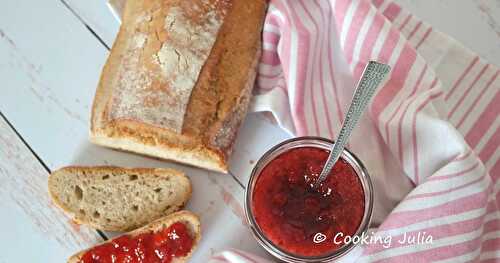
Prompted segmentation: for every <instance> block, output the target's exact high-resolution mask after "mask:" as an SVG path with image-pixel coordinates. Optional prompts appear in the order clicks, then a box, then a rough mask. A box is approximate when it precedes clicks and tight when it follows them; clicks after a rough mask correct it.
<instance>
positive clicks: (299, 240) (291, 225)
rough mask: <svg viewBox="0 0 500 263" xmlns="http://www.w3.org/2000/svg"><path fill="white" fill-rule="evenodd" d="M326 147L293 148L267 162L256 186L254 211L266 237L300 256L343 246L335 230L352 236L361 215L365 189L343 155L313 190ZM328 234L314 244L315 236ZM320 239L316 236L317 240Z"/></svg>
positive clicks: (327, 252) (316, 253) (325, 251)
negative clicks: (326, 176) (321, 240)
mask: <svg viewBox="0 0 500 263" xmlns="http://www.w3.org/2000/svg"><path fill="white" fill-rule="evenodd" d="M328 154H329V151H326V150H323V149H319V148H315V147H301V148H294V149H291V150H289V151H287V152H284V153H282V154H281V155H279V156H278V157H276V158H275V159H274V160H272V161H270V162H269V163H268V164H267V165H266V167H264V169H263V170H262V172H261V174H260V176H259V177H258V179H257V182H256V184H255V187H254V192H253V200H252V201H253V202H252V203H253V205H252V211H253V214H254V217H255V220H256V222H257V224H258V225H259V227H260V229H261V230H262V232H263V233H264V235H265V236H266V237H267V238H268V239H269V240H271V241H272V242H273V243H274V244H275V245H276V246H278V247H280V248H281V249H283V250H284V251H287V252H290V253H293V254H296V255H300V256H321V255H325V254H329V253H331V252H334V251H335V250H337V249H339V248H340V247H342V246H343V245H344V243H343V238H340V237H337V239H336V241H338V242H337V243H340V244H335V242H334V237H335V235H336V234H337V233H342V234H343V235H344V236H346V235H349V236H353V235H354V234H355V233H356V230H357V229H358V226H359V225H360V223H361V220H362V219H363V215H364V210H365V203H364V192H363V187H362V185H361V181H360V180H359V178H358V176H357V174H356V172H355V171H354V169H353V168H352V167H351V166H350V165H349V164H348V163H347V162H346V161H344V160H343V159H339V161H337V163H336V164H335V166H334V168H333V169H332V172H331V173H330V175H329V176H328V178H327V179H326V180H325V181H324V182H323V183H322V184H321V185H320V186H319V187H318V189H313V188H312V184H313V183H314V182H315V180H316V179H317V177H319V174H320V173H321V170H322V169H323V164H324V162H325V161H326V159H327V158H328ZM317 233H321V234H323V235H325V236H326V239H325V240H324V241H323V242H314V236H315V235H316V234H317ZM317 241H318V240H317Z"/></svg>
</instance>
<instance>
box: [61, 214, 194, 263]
mask: <svg viewBox="0 0 500 263" xmlns="http://www.w3.org/2000/svg"><path fill="white" fill-rule="evenodd" d="M176 222H182V223H184V224H186V226H188V228H189V230H190V232H191V233H190V234H191V235H192V237H194V242H193V247H192V249H191V252H190V253H189V254H188V255H186V256H185V257H182V258H174V259H173V260H172V263H182V262H187V261H188V259H189V258H190V257H191V255H192V254H193V251H194V250H195V249H196V247H197V246H198V243H199V241H200V239H201V223H200V219H199V217H198V216H197V215H195V214H194V213H192V212H189V211H185V210H184V211H179V212H176V213H174V214H171V215H168V216H166V217H163V218H160V219H158V220H156V221H153V222H151V223H149V224H148V225H146V226H144V227H141V228H138V229H136V230H133V231H131V232H128V233H125V234H124V235H130V236H137V235H139V234H143V233H148V232H151V231H153V232H156V231H159V230H161V229H164V228H166V227H169V226H170V225H172V224H174V223H176ZM116 238H118V237H115V238H113V239H111V240H108V241H105V242H102V243H100V244H98V245H102V244H105V243H109V242H111V241H113V240H114V239H116ZM98 245H96V246H98ZM90 249H92V248H88V249H85V250H82V251H80V252H78V253H76V254H74V255H73V256H71V257H70V258H69V259H68V263H79V262H80V260H81V258H82V256H83V255H84V254H85V252H87V251H89V250H90Z"/></svg>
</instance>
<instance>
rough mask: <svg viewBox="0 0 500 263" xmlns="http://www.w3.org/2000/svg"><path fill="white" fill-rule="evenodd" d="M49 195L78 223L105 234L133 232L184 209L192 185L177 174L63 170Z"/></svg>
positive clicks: (143, 170) (108, 169) (112, 169)
mask: <svg viewBox="0 0 500 263" xmlns="http://www.w3.org/2000/svg"><path fill="white" fill-rule="evenodd" d="M48 184H49V194H50V196H51V197H52V200H53V201H54V203H55V204H56V205H58V206H59V207H60V208H62V209H63V210H64V211H66V212H68V213H69V214H71V215H72V216H73V218H74V221H75V222H77V223H81V224H87V225H90V226H92V227H94V228H97V229H101V230H106V231H129V230H132V229H135V228H137V227H140V226H143V225H145V224H147V223H149V222H151V221H153V220H155V219H158V218H160V217H162V216H165V215H168V214H171V213H173V212H176V211H178V210H180V209H182V208H183V207H184V204H185V203H186V202H187V201H188V199H189V198H190V197H191V182H190V181H189V179H188V177H186V176H185V175H184V174H183V173H181V172H178V171H176V170H173V169H151V168H133V169H131V168H120V167H111V166H98V167H76V166H70V167H65V168H62V169H59V170H57V171H55V172H53V173H52V174H51V175H50V176H49V182H48Z"/></svg>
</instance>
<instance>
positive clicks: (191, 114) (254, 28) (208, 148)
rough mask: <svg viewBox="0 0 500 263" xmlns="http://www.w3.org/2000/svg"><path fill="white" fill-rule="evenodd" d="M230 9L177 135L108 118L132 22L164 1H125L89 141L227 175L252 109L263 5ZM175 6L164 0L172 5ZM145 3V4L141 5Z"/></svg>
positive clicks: (236, 0)
mask: <svg viewBox="0 0 500 263" xmlns="http://www.w3.org/2000/svg"><path fill="white" fill-rule="evenodd" d="M226 1H227V2H229V3H230V8H229V9H228V10H226V12H227V14H226V16H225V18H224V22H223V24H222V26H221V28H220V29H219V33H218V35H217V39H216V41H215V44H214V46H213V47H212V50H211V52H210V55H209V57H208V58H207V60H206V61H205V64H204V65H203V68H202V69H201V72H200V75H199V77H198V80H197V82H196V85H195V86H194V89H193V91H192V94H191V98H190V100H189V103H188V105H187V109H186V115H185V117H184V123H183V127H182V131H181V132H180V133H178V132H175V131H173V130H170V129H166V128H164V127H158V126H154V125H151V124H148V123H145V122H143V121H141V120H137V119H113V118H111V117H110V112H111V111H113V109H112V108H110V105H111V103H110V101H111V98H112V94H113V91H114V89H116V88H118V87H116V85H115V82H114V79H113V77H114V76H116V75H117V74H118V72H117V71H118V68H119V65H120V63H121V60H122V59H123V57H124V55H125V54H126V52H127V50H126V46H127V41H130V39H131V38H132V36H133V35H134V32H132V31H133V28H132V27H131V26H130V22H129V21H133V20H134V18H135V16H137V12H139V11H140V10H144V9H145V8H146V7H145V6H146V5H147V4H148V3H149V4H153V5H162V1H160V0H148V1H144V2H143V1H133V0H129V1H127V4H126V7H125V11H124V16H123V23H122V26H121V28H120V31H119V33H118V37H117V39H116V41H115V43H114V44H113V48H112V50H111V54H110V56H109V57H108V60H107V62H106V65H105V66H104V68H103V71H102V74H101V79H100V82H99V86H98V88H97V91H96V94H95V98H94V102H93V106H92V114H91V115H92V116H91V125H90V140H91V142H93V143H95V144H99V145H102V146H106V147H111V148H116V149H121V150H126V151H132V152H136V153H140V154H144V155H148V156H153V157H158V158H162V159H168V160H173V161H176V162H180V163H184V164H189V165H193V166H197V167H201V168H205V169H209V170H213V171H218V172H224V173H226V172H228V162H229V156H230V154H231V151H232V148H233V144H234V141H235V138H236V134H237V130H238V129H239V127H240V125H241V122H242V121H243V119H244V117H245V115H246V111H247V108H248V105H249V101H250V97H251V90H252V87H253V84H254V81H255V75H256V66H257V62H258V59H259V58H260V49H261V30H262V25H263V18H264V15H265V11H266V8H267V3H266V1H264V0H255V1H248V0H226ZM174 2H175V1H164V2H163V4H164V5H169V4H172V3H174ZM143 3H145V4H143Z"/></svg>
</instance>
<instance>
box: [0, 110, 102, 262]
mask: <svg viewBox="0 0 500 263" xmlns="http://www.w3.org/2000/svg"><path fill="white" fill-rule="evenodd" d="M47 176H48V173H47V171H46V170H45V168H44V167H43V166H42V165H41V164H40V163H39V162H38V160H37V159H36V158H35V156H34V155H33V154H32V153H31V152H30V150H29V149H28V148H27V147H26V146H25V145H24V143H23V142H22V141H21V140H20V139H19V138H18V137H17V135H16V134H15V133H14V131H13V130H12V129H11V128H10V127H9V125H8V124H7V123H6V122H5V120H4V119H3V118H2V117H0V182H1V184H2V186H1V188H0V214H1V215H2V216H0V233H2V237H1V238H0V247H1V248H2V249H1V250H2V252H1V253H0V262H63V259H66V258H68V257H69V256H70V255H72V254H73V253H75V251H78V250H80V249H83V248H86V247H88V246H90V245H92V244H95V243H97V242H100V241H102V238H101V237H100V236H99V235H98V234H97V232H96V231H95V230H93V229H90V228H87V227H84V226H77V225H75V224H73V223H72V222H71V220H70V219H69V218H68V217H66V216H65V215H64V214H63V213H62V212H61V211H60V210H59V209H57V208H56V207H55V206H54V205H52V204H51V202H50V200H49V196H48V193H47Z"/></svg>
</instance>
